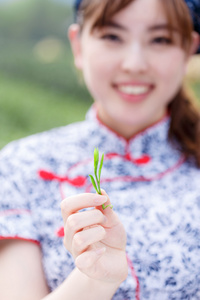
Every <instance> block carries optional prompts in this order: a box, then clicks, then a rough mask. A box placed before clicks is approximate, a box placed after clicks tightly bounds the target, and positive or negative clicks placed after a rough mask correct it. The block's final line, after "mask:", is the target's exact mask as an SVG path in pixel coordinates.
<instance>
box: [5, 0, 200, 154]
mask: <svg viewBox="0 0 200 300" xmlns="http://www.w3.org/2000/svg"><path fill="white" fill-rule="evenodd" d="M72 21H73V10H72V5H71V4H70V1H69V0H68V1H67V0H63V1H61V0H57V1H56V0H0V53H1V55H0V148H2V147H3V146H4V145H5V144H7V143H8V142H9V141H11V140H14V139H18V138H21V137H24V136H27V135H29V134H33V133H36V132H40V131H44V130H47V129H50V128H53V127H57V126H62V125H65V124H68V123H71V122H75V121H79V120H83V119H84V116H85V113H86V111H87V110H88V108H89V107H90V105H91V103H92V100H91V97H90V96H89V94H88V92H87V91H86V89H85V87H84V84H83V83H82V82H81V79H80V76H78V75H79V74H77V72H76V71H75V69H74V66H73V58H72V54H71V50H70V46H69V42H68V39H67V29H68V26H69V24H70V23H71V22H72ZM187 82H188V83H189V85H190V86H191V88H192V90H193V92H194V93H195V94H196V96H197V97H198V98H199V99H200V59H199V58H197V57H195V58H194V60H192V62H191V64H190V68H189V72H188V76H187Z"/></svg>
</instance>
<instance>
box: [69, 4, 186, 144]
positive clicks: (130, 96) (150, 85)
mask: <svg viewBox="0 0 200 300" xmlns="http://www.w3.org/2000/svg"><path fill="white" fill-rule="evenodd" d="M92 21H93V20H89V21H87V22H86V24H85V26H84V28H83V30H82V32H81V34H80V35H79V34H78V33H79V31H78V26H75V27H72V28H71V29H70V32H69V36H70V40H71V42H72V48H73V50H74V55H75V64H76V66H77V67H78V68H79V69H81V70H82V72H83V76H84V79H85V83H86V85H87V87H88V89H89V91H90V93H91V95H92V96H93V98H94V99H95V102H96V104H97V108H98V115H99V118H100V119H101V120H102V122H103V123H104V124H106V125H107V126H109V127H110V128H111V129H113V130H115V131H116V132H117V133H119V134H121V135H122V136H124V137H125V138H129V137H131V136H132V135H133V134H135V133H136V132H138V131H140V130H142V129H143V128H145V127H147V126H149V125H151V124H152V123H154V122H156V121H158V120H159V119H160V118H162V117H163V116H164V114H165V113H166V109H167V105H168V104H169V102H171V100H172V99H173V98H174V96H175V95H176V94H177V92H178V91H179V90H180V87H181V85H182V80H183V76H184V74H185V69H186V62H187V59H186V53H185V51H184V50H183V49H182V48H181V37H180V35H179V33H178V32H177V31H176V30H175V28H174V30H173V31H172V36H171V35H170V31H169V27H168V23H167V18H166V15H165V13H164V11H163V7H162V6H161V4H160V1H159V0H135V1H133V2H132V3H131V4H129V5H128V6H127V7H126V8H125V9H123V10H121V11H120V12H119V13H117V14H116V15H115V16H114V17H113V18H112V20H110V22H109V23H108V24H106V26H104V27H103V28H100V29H98V28H95V29H94V30H91V28H92Z"/></svg>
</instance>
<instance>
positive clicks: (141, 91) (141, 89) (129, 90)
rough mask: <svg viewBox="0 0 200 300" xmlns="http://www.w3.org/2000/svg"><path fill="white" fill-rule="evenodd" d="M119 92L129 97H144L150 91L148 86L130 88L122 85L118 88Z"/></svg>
mask: <svg viewBox="0 0 200 300" xmlns="http://www.w3.org/2000/svg"><path fill="white" fill-rule="evenodd" d="M118 89H119V91H120V92H122V93H125V94H128V95H142V94H146V93H147V92H148V91H149V89H150V88H149V87H147V86H129V85H126V86H125V85H124V86H123V85H122V86H119V87H118Z"/></svg>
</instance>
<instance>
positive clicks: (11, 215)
mask: <svg viewBox="0 0 200 300" xmlns="http://www.w3.org/2000/svg"><path fill="white" fill-rule="evenodd" d="M20 148H21V147H20V146H19V143H18V142H13V143H11V144H9V145H8V146H6V147H5V148H4V149H3V150H2V151H1V152H0V239H1V240H2V239H21V240H28V241H31V242H34V243H37V244H39V239H38V236H37V230H36V228H35V226H34V218H33V214H32V211H31V204H30V201H29V195H28V191H27V185H26V183H25V182H26V181H25V180H24V179H25V177H26V175H27V172H28V164H29V163H28V159H27V158H26V157H25V156H24V155H23V153H22V152H23V151H21V149H20Z"/></svg>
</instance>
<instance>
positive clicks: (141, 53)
mask: <svg viewBox="0 0 200 300" xmlns="http://www.w3.org/2000/svg"><path fill="white" fill-rule="evenodd" d="M147 68H148V63H147V57H146V53H145V49H144V48H142V47H141V45H139V44H138V43H134V44H132V45H129V47H128V48H127V51H125V52H124V57H123V61H122V69H123V71H124V72H129V73H144V72H146V71H147Z"/></svg>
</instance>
